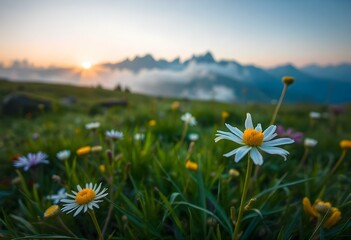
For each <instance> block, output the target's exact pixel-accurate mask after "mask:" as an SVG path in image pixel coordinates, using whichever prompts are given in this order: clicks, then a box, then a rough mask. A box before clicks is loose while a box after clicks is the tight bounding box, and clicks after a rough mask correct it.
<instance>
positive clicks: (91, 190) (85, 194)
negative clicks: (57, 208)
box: [61, 183, 108, 217]
mask: <svg viewBox="0 0 351 240" xmlns="http://www.w3.org/2000/svg"><path fill="white" fill-rule="evenodd" d="M77 189H78V192H75V191H72V193H73V194H67V197H69V198H72V199H69V198H65V199H61V202H63V203H64V206H63V208H62V212H67V214H68V213H71V212H73V211H75V213H74V215H73V217H75V216H77V215H78V214H79V213H80V212H81V211H82V210H83V211H84V212H86V211H87V210H88V209H90V210H93V208H94V207H95V208H99V205H98V204H97V203H99V202H102V200H101V199H102V198H103V197H105V196H107V195H108V193H105V192H106V190H107V188H104V189H103V190H102V191H101V192H100V189H101V183H100V185H99V186H98V187H97V184H95V185H94V187H93V184H92V183H87V184H85V188H82V187H81V186H80V185H77Z"/></svg>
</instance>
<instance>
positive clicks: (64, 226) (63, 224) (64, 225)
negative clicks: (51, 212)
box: [57, 216, 77, 238]
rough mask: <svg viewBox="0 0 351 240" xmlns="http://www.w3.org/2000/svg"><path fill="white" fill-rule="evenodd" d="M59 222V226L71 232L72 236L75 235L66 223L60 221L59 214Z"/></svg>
mask: <svg viewBox="0 0 351 240" xmlns="http://www.w3.org/2000/svg"><path fill="white" fill-rule="evenodd" d="M57 219H58V221H59V223H60V224H61V226H62V227H63V228H64V229H65V230H66V231H67V232H68V233H69V234H71V236H72V237H75V238H76V237H77V236H76V235H75V234H74V233H73V232H72V231H71V230H70V229H69V228H68V227H67V226H66V224H65V223H64V222H63V221H62V219H61V218H60V216H58V217H57Z"/></svg>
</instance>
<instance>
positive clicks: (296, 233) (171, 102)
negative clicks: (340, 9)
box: [0, 80, 351, 240]
mask: <svg viewBox="0 0 351 240" xmlns="http://www.w3.org/2000/svg"><path fill="white" fill-rule="evenodd" d="M294 84H298V80H296V82H295V83H294ZM282 89H283V84H282ZM14 92H16V93H21V94H26V95H28V96H30V97H33V98H37V99H42V100H46V101H50V102H51V108H50V110H49V109H46V108H45V107H43V106H38V109H37V110H36V111H33V112H30V113H23V112H21V113H18V114H16V115H11V116H10V115H6V114H4V113H2V115H1V121H0V173H1V175H0V176H1V177H0V190H1V191H0V210H1V211H0V238H3V239H99V238H100V239H204V240H205V239H233V238H239V237H240V239H347V238H350V237H351V230H350V227H351V222H350V217H351V191H350V183H351V180H350V178H349V170H350V167H351V162H350V158H351V151H350V150H351V143H350V142H347V141H346V142H345V141H344V142H343V144H341V145H340V143H341V141H342V140H348V141H351V125H350V119H351V105H350V104H348V105H347V104H346V105H343V106H331V105H317V104H314V105H312V104H287V103H284V102H283V104H282V106H281V108H280V110H279V112H278V114H277V117H276V119H275V121H274V124H275V125H277V126H278V125H279V126H280V128H281V127H283V128H284V129H285V132H281V133H280V134H278V137H290V138H292V135H293V133H299V134H300V137H301V138H300V139H299V140H300V141H299V140H296V141H295V142H294V143H293V144H287V145H284V146H281V147H282V148H283V149H285V150H287V151H288V152H289V156H288V157H287V160H286V161H284V159H283V158H282V157H281V156H277V155H271V154H268V153H265V152H261V153H262V155H263V161H264V163H263V164H262V165H261V166H258V165H255V164H254V165H253V169H252V174H251V173H250V174H249V176H246V172H247V166H248V158H247V156H245V157H244V158H243V159H241V161H239V162H238V163H235V162H234V156H231V157H225V156H223V154H225V153H227V152H229V151H232V150H233V149H235V148H237V147H239V146H240V145H239V144H237V143H235V142H233V141H229V140H221V141H219V142H215V141H214V139H215V138H216V136H215V135H216V133H217V130H221V131H229V130H228V128H227V127H226V126H225V123H228V124H230V125H231V126H234V127H237V128H238V129H240V130H241V131H244V130H245V119H246V114H247V113H251V116H252V120H253V124H254V126H256V125H257V124H258V123H261V124H262V129H263V130H265V129H266V128H267V127H269V126H270V125H271V124H270V123H271V120H272V116H273V114H274V111H275V109H276V104H259V103H245V104H236V103H220V102H215V101H194V100H187V99H169V98H161V97H151V96H144V95H140V94H134V93H129V92H124V91H117V90H105V89H102V88H83V87H81V88H79V87H75V86H66V85H54V84H52V85H51V84H42V83H23V82H7V81H0V98H1V99H2V100H3V99H4V97H5V96H6V95H8V94H9V93H14ZM287 94H289V89H287ZM67 96H71V97H74V101H73V103H63V98H65V97H67ZM274 97H276V99H277V100H278V99H279V97H280V96H274ZM113 101H120V102H122V103H123V104H120V105H117V106H113V107H104V106H102V105H101V104H100V103H102V102H113ZM187 112H189V113H191V115H192V116H194V118H195V119H196V125H192V124H187V122H186V121H182V119H181V118H182V116H184V114H185V113H187ZM311 112H314V114H313V113H312V115H311ZM318 114H319V115H318ZM311 116H312V117H311ZM89 123H96V124H95V126H93V127H88V128H87V124H89ZM93 125H94V124H93ZM90 126H92V125H90ZM288 128H291V131H290V130H289V131H286V130H287V129H288ZM110 130H116V131H118V132H120V133H123V137H121V136H118V137H112V138H111V137H109V136H107V135H106V131H110ZM306 139H308V140H311V139H314V140H316V141H317V142H318V143H316V142H313V141H312V144H311V141H307V142H306ZM83 147H85V148H83ZM82 148H83V149H82ZM62 150H69V151H70V154H69V156H68V157H66V158H65V159H62V160H60V159H59V157H58V156H57V153H58V152H60V151H62ZM78 150H79V151H78ZM38 152H43V153H45V154H47V157H46V158H45V159H46V160H47V161H48V162H46V163H41V164H37V165H33V166H30V167H29V168H28V169H27V170H26V169H24V168H22V167H15V166H14V164H15V162H16V161H18V159H19V158H20V157H26V156H28V154H29V153H38ZM248 181H249V184H246V183H248ZM89 183H92V184H93V185H94V184H97V186H99V185H100V183H101V190H99V191H100V192H101V194H102V193H108V194H107V195H106V196H104V197H102V198H100V199H99V201H96V202H95V205H94V206H91V208H88V209H84V208H82V209H80V210H81V211H80V212H79V213H77V215H76V216H74V214H75V212H76V211H75V210H74V211H72V212H68V213H67V211H62V209H63V208H64V206H65V203H64V202H61V201H59V202H56V203H55V201H54V199H51V198H52V195H58V192H59V191H61V192H62V191H65V192H66V193H68V194H71V195H73V196H76V199H77V194H79V193H81V192H82V191H83V190H84V189H83V190H81V189H80V188H78V189H77V185H80V186H81V187H82V188H85V190H86V189H87V188H89V186H86V184H89ZM246 185H247V186H246ZM245 186H246V187H247V189H245V188H246V187H245ZM90 188H91V187H90ZM90 188H89V189H90ZM104 188H106V189H107V190H106V191H105V192H104V191H103V190H102V189H104ZM62 189H63V190H62ZM72 191H74V192H75V193H72ZM93 191H94V192H95V193H96V194H97V195H96V196H98V193H99V191H98V190H97V189H96V188H94V189H93ZM245 191H247V195H246V197H242V194H243V192H245ZM77 192H78V193H77ZM95 193H92V191H91V190H89V191H87V194H88V195H87V196H88V197H87V198H85V197H84V199H83V196H82V199H83V200H82V201H83V202H84V201H85V202H84V204H85V203H86V202H89V199H90V200H91V198H89V196H90V197H91V196H95V195H89V194H95ZM48 196H49V197H48ZM50 196H51V197H50ZM306 197H307V198H308V200H309V201H310V203H311V205H309V204H308V200H307V198H306ZM242 199H243V200H242ZM318 199H319V200H318ZM76 201H77V200H76ZM243 201H244V203H243V204H241V202H243ZM80 203H82V202H80ZM303 203H304V204H303ZM52 205H57V206H56V208H52V207H51V206H52ZM241 205H243V206H245V207H244V208H242V209H241V207H240V206H241ZM48 209H49V210H48ZM59 209H61V211H59ZM240 209H241V210H242V211H243V212H242V218H240V219H239V220H238V216H239V212H240ZM85 210H87V211H85ZM336 212H337V213H338V214H334V213H336ZM238 222H240V228H238V229H239V230H238V233H235V234H234V231H235V226H238ZM234 235H235V237H234Z"/></svg>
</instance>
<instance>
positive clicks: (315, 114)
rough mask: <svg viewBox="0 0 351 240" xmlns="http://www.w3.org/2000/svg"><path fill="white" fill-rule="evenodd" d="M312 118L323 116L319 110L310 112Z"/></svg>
mask: <svg viewBox="0 0 351 240" xmlns="http://www.w3.org/2000/svg"><path fill="white" fill-rule="evenodd" d="M310 118H312V119H319V118H321V114H320V113H319V112H310Z"/></svg>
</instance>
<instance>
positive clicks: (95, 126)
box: [85, 122, 100, 130]
mask: <svg viewBox="0 0 351 240" xmlns="http://www.w3.org/2000/svg"><path fill="white" fill-rule="evenodd" d="M99 127H100V123H99V122H91V123H87V124H85V128H86V129H87V130H95V129H98V128H99Z"/></svg>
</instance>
